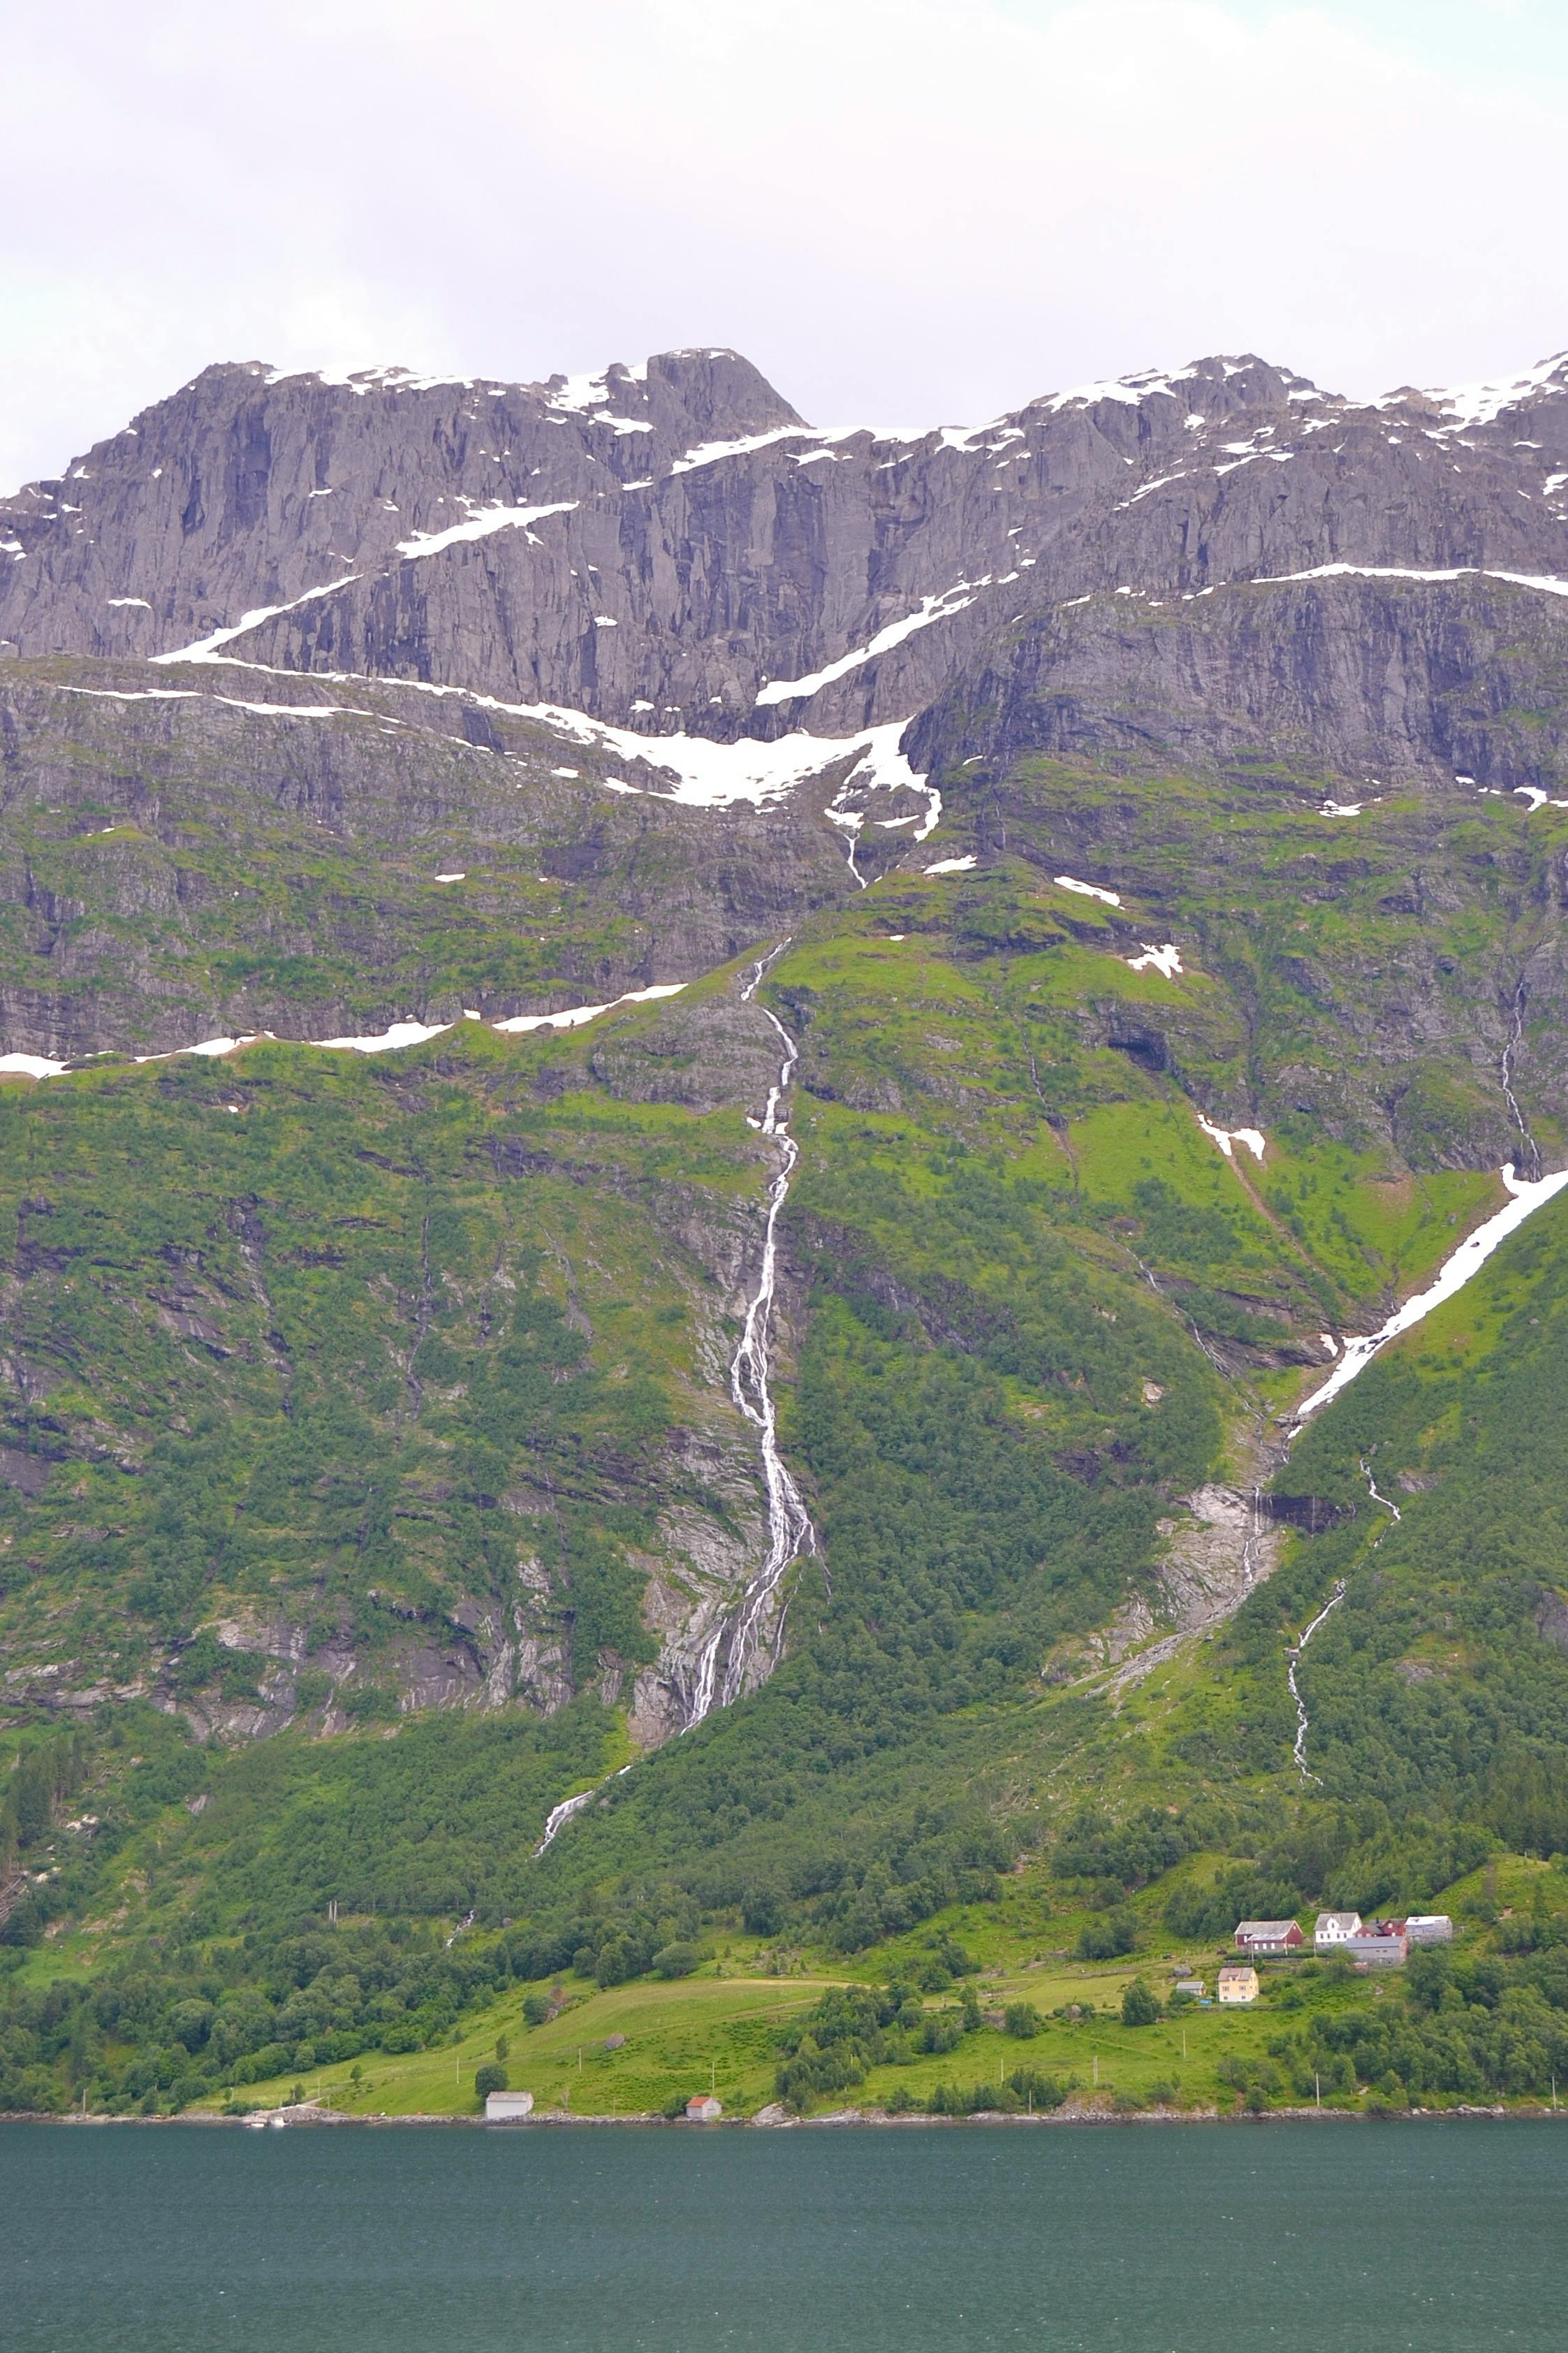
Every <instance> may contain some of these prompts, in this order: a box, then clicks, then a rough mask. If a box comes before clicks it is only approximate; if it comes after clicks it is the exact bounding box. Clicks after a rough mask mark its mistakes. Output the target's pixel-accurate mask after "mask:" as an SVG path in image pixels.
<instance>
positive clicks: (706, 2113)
mask: <svg viewBox="0 0 1568 2353" xmlns="http://www.w3.org/2000/svg"><path fill="white" fill-rule="evenodd" d="M686 2113H687V2116H689V2119H690V2121H691V2122H692V2123H693V2124H694V2125H716V2124H717V2123H718V2121H719V2119H720V2117H721V2116H722V2115H723V2113H724V2103H723V2101H722V2100H716V2099H715V2098H714V2097H713V2094H712V2093H711V2092H700V2093H699V2094H698V2095H697V2097H696V2098H695V2099H694V2100H688V2101H687V2103H686Z"/></svg>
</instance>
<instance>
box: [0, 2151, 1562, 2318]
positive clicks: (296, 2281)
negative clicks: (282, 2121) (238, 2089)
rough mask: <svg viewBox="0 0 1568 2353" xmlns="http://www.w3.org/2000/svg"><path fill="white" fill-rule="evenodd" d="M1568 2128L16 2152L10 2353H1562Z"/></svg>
mask: <svg viewBox="0 0 1568 2353" xmlns="http://www.w3.org/2000/svg"><path fill="white" fill-rule="evenodd" d="M1565 2223H1568V2129H1560V2128H1559V2127H1557V2126H1555V2125H1553V2124H1552V2123H1550V2122H1544V2121H1543V2122H1541V2123H1523V2122H1521V2123H1499V2124H1491V2123H1488V2122H1484V2121H1479V2120H1478V2121H1466V2122H1463V2123H1460V2122H1452V2123H1442V2124H1438V2123H1434V2124H1422V2125H1408V2126H1396V2125H1383V2126H1368V2125H1364V2124H1354V2123H1343V2124H1342V2123H1327V2124H1323V2125H1321V2126H1318V2125H1313V2124H1285V2123H1281V2124H1268V2125H1259V2126H1245V2125H1243V2126H1184V2127H1172V2128H1169V2129H1165V2128H1161V2127H1149V2126H1125V2127H1121V2128H1106V2129H1100V2128H1095V2127H1089V2128H1079V2127H1070V2126H1069V2127H1052V2126H1047V2127H1043V2128H1037V2129H1034V2130H1029V2129H1027V2128H1023V2129H1016V2130H1012V2129H1005V2128H998V2129H986V2128H984V2127H974V2126H971V2127H955V2128H948V2129H941V2128H939V2129H933V2130H921V2129H915V2130H902V2131H882V2132H878V2131H812V2132H784V2133H759V2132H725V2131H710V2132H701V2131H696V2130H679V2131H673V2132H672V2131H656V2130H647V2131H642V2130H636V2129H629V2128H620V2129H613V2130H595V2129H594V2128H593V2127H591V2126H588V2127H582V2128H573V2127H561V2128H553V2127H552V2129H550V2130H548V2131H538V2130H533V2131H517V2130H513V2131H510V2132H509V2131H506V2130H498V2131H491V2132H465V2131H449V2130H448V2131H441V2130H435V2129H423V2130H422V2129H420V2128H418V2127H387V2128H384V2129H380V2130H374V2131H359V2130H346V2129H345V2130H337V2131H331V2130H297V2131H289V2132H280V2133H279V2132H268V2133H248V2132H242V2131H223V2130H216V2129H205V2128H203V2127H201V2126H180V2125H174V2126H159V2127H155V2128H149V2129H119V2128H105V2129H94V2128H92V2127H90V2126H89V2127H81V2126H66V2125H62V2126H27V2125H10V2126H0V2337H3V2339H4V2342H5V2345H6V2347H7V2348H10V2353H87V2348H92V2353H195V2348H204V2353H205V2348H230V2349H231V2353H252V2348H255V2353H262V2348H266V2349H267V2353H317V2348H329V2347H330V2348H334V2353H372V2349H373V2348H374V2353H405V2348H406V2353H502V2348H505V2353H520V2348H521V2353H534V2348H539V2353H545V2348H549V2353H608V2348H616V2353H707V2348H746V2353H752V2348H755V2353H882V2348H889V2353H891V2348H900V2353H935V2348H952V2347H964V2348H968V2347H987V2346H1029V2347H1034V2348H1042V2353H1212V2348H1214V2347H1215V2346H1217V2345H1221V2344H1227V2343H1237V2342H1240V2341H1244V2340H1245V2341H1246V2342H1247V2343H1249V2344H1251V2345H1253V2346H1258V2345H1268V2344H1278V2345H1279V2346H1281V2347H1286V2346H1292V2347H1293V2346H1298V2345H1301V2344H1305V2343H1308V2342H1316V2343H1319V2344H1323V2343H1329V2344H1349V2343H1351V2342H1352V2341H1353V2340H1354V2339H1357V2338H1359V2339H1361V2340H1362V2341H1363V2342H1375V2343H1376V2344H1377V2345H1378V2347H1379V2348H1380V2353H1404V2348H1406V2347H1409V2348H1420V2353H1461V2348H1462V2353H1486V2348H1491V2347H1493V2346H1496V2347H1500V2348H1501V2347H1508V2348H1536V2347H1541V2348H1545V2347H1547V2346H1552V2347H1558V2346H1561V2344H1562V2342H1563V2249H1564V2245H1565V2243H1568V2241H1565V2238H1564V2224H1565Z"/></svg>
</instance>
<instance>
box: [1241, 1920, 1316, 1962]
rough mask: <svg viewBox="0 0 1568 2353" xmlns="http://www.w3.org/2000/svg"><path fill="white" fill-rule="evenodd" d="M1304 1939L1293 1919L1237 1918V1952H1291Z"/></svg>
mask: <svg viewBox="0 0 1568 2353" xmlns="http://www.w3.org/2000/svg"><path fill="white" fill-rule="evenodd" d="M1306 1941H1307V1940H1306V1938H1305V1937H1304V1936H1302V1934H1301V1931H1300V1927H1299V1926H1297V1924H1296V1922H1295V1921H1294V1920H1238V1921H1237V1926H1236V1949H1237V1952H1238V1953H1247V1954H1251V1955H1253V1956H1258V1955H1260V1954H1266V1953H1293V1952H1295V1951H1296V1950H1297V1948H1298V1947H1300V1946H1301V1945H1304V1944H1305V1943H1306Z"/></svg>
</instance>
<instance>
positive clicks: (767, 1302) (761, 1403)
mask: <svg viewBox="0 0 1568 2353" xmlns="http://www.w3.org/2000/svg"><path fill="white" fill-rule="evenodd" d="M787 945H788V942H787V941H786V942H785V946H787ZM774 953H775V954H778V955H782V954H783V950H782V949H779V950H775V952H774ZM772 961H773V958H772V957H764V958H763V962H762V963H761V964H759V965H757V967H756V969H755V971H754V972H753V973H752V977H751V979H750V980H749V981H748V982H747V984H746V986H745V987H744V988H743V989H742V992H741V996H742V1002H746V1003H749V1002H750V1001H751V999H752V997H754V996H755V995H756V991H757V986H758V983H759V982H760V981H761V979H762V977H763V973H764V972H765V971H766V970H767V967H768V965H769V964H770V963H771V962H772ZM762 1010H763V1014H764V1015H765V1016H766V1018H767V1019H768V1020H769V1021H771V1022H772V1023H773V1028H774V1029H775V1030H776V1031H777V1032H778V1036H779V1041H780V1043H781V1044H782V1046H783V1048H784V1059H783V1060H782V1062H781V1063H780V1065H779V1075H778V1079H777V1082H776V1083H775V1084H774V1085H773V1087H772V1088H771V1089H770V1090H769V1092H768V1102H767V1109H766V1112H765V1113H764V1114H763V1125H762V1132H763V1134H764V1135H768V1136H772V1137H773V1139H774V1141H775V1142H776V1143H777V1145H778V1147H779V1167H778V1173H777V1175H776V1176H774V1178H773V1183H772V1184H771V1185H770V1186H769V1187H768V1215H767V1223H766V1226H765V1228H764V1230H763V1263H762V1271H761V1273H760V1275H759V1278H758V1282H757V1288H756V1291H755V1293H753V1295H752V1301H751V1303H750V1305H749V1306H748V1307H747V1309H746V1321H745V1324H744V1327H743V1328H742V1333H741V1340H740V1345H739V1346H738V1347H737V1348H736V1350H735V1354H734V1357H733V1359H732V1361H731V1366H730V1394H731V1397H732V1398H734V1400H735V1403H736V1405H737V1406H738V1407H739V1408H740V1410H741V1411H742V1413H743V1414H744V1415H745V1417H746V1419H747V1420H748V1421H749V1422H750V1423H751V1425H752V1429H753V1430H755V1431H756V1433H757V1438H758V1443H759V1446H760V1450H761V1452H762V1458H763V1482H764V1484H765V1486H766V1489H767V1498H768V1549H767V1556H766V1558H765V1559H764V1560H763V1565H762V1567H761V1568H760V1569H759V1570H758V1571H757V1574H756V1575H755V1577H752V1580H751V1582H750V1583H749V1584H748V1586H747V1588H746V1590H745V1593H744V1594H743V1596H742V1600H741V1605H740V1608H739V1609H737V1610H736V1612H735V1614H734V1616H733V1617H732V1618H731V1619H728V1620H721V1621H720V1623H719V1624H718V1625H717V1626H716V1627H715V1628H714V1630H713V1631H712V1632H711V1634H710V1636H709V1637H708V1639H707V1641H706V1642H705V1643H704V1645H703V1648H702V1651H701V1654H700V1657H699V1659H698V1662H697V1673H696V1678H695V1681H694V1683H693V1684H692V1689H691V1696H690V1699H689V1703H688V1705H687V1714H686V1724H685V1726H684V1729H685V1730H687V1731H689V1730H690V1729H691V1726H692V1725H694V1724H700V1723H701V1721H702V1719H703V1717H704V1716H705V1715H708V1714H709V1713H710V1710H711V1709H712V1708H713V1706H714V1705H715V1704H717V1705H719V1706H720V1707H728V1706H729V1705H730V1704H731V1701H732V1700H736V1699H738V1698H739V1697H740V1695H741V1694H742V1692H743V1691H744V1689H745V1687H746V1677H747V1674H748V1672H749V1671H750V1669H751V1666H752V1661H753V1660H754V1658H755V1657H756V1654H757V1651H758V1649H759V1647H760V1644H761V1641H762V1625H763V1618H764V1616H765V1614H766V1612H767V1610H768V1608H769V1605H770V1603H771V1602H772V1601H773V1597H774V1595H775V1594H776V1593H777V1591H778V1588H779V1583H780V1580H781V1578H782V1577H783V1576H784V1571H785V1570H786V1569H787V1568H788V1567H789V1565H790V1563H791V1561H793V1560H796V1559H798V1558H799V1556H800V1555H801V1554H802V1553H803V1552H811V1551H813V1550H815V1548H816V1531H815V1530H814V1529H813V1527H812V1525H811V1515H810V1514H809V1513H808V1512H807V1510H806V1508H805V1502H804V1500H803V1498H802V1495H801V1492H800V1489H799V1488H798V1487H797V1486H796V1484H795V1480H794V1479H793V1478H792V1477H791V1475H790V1472H789V1470H788V1467H787V1466H786V1464H785V1462H784V1457H783V1456H782V1455H781V1454H780V1452H779V1448H778V1420H777V1415H776V1413H775V1410H774V1407H773V1389H772V1387H771V1385H770V1382H769V1378H768V1373H769V1341H770V1338H771V1336H772V1331H773V1294H774V1291H775V1289H776V1286H777V1281H778V1225H779V1213H780V1211H781V1210H782V1209H783V1208H784V1201H785V1199H786V1198H787V1197H788V1194H789V1187H790V1179H791V1177H792V1176H794V1175H795V1164H796V1162H797V1161H798V1160H799V1158H800V1146H799V1145H797V1144H796V1142H795V1138H794V1136H793V1135H791V1134H790V1132H789V1115H788V1113H787V1112H786V1111H785V1109H784V1096H785V1094H786V1093H787V1092H788V1089H789V1082H790V1079H791V1077H792V1076H793V1074H794V1071H795V1062H796V1060H798V1053H797V1050H796V1047H795V1040H794V1039H793V1038H792V1037H791V1036H790V1034H789V1032H788V1030H787V1029H785V1028H784V1024H783V1022H782V1021H780V1020H779V1018H778V1017H777V1015H776V1014H773V1013H771V1012H769V1010H768V1008H767V1007H766V1006H765V1005H764V1006H763V1008H762ZM782 1630H783V1620H782V1618H781V1619H780V1620H779V1624H778V1627H777V1629H776V1630H775V1633H774V1638H773V1639H774V1647H775V1648H776V1647H777V1641H778V1635H779V1633H781V1632H782ZM721 1661H722V1665H721Z"/></svg>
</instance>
